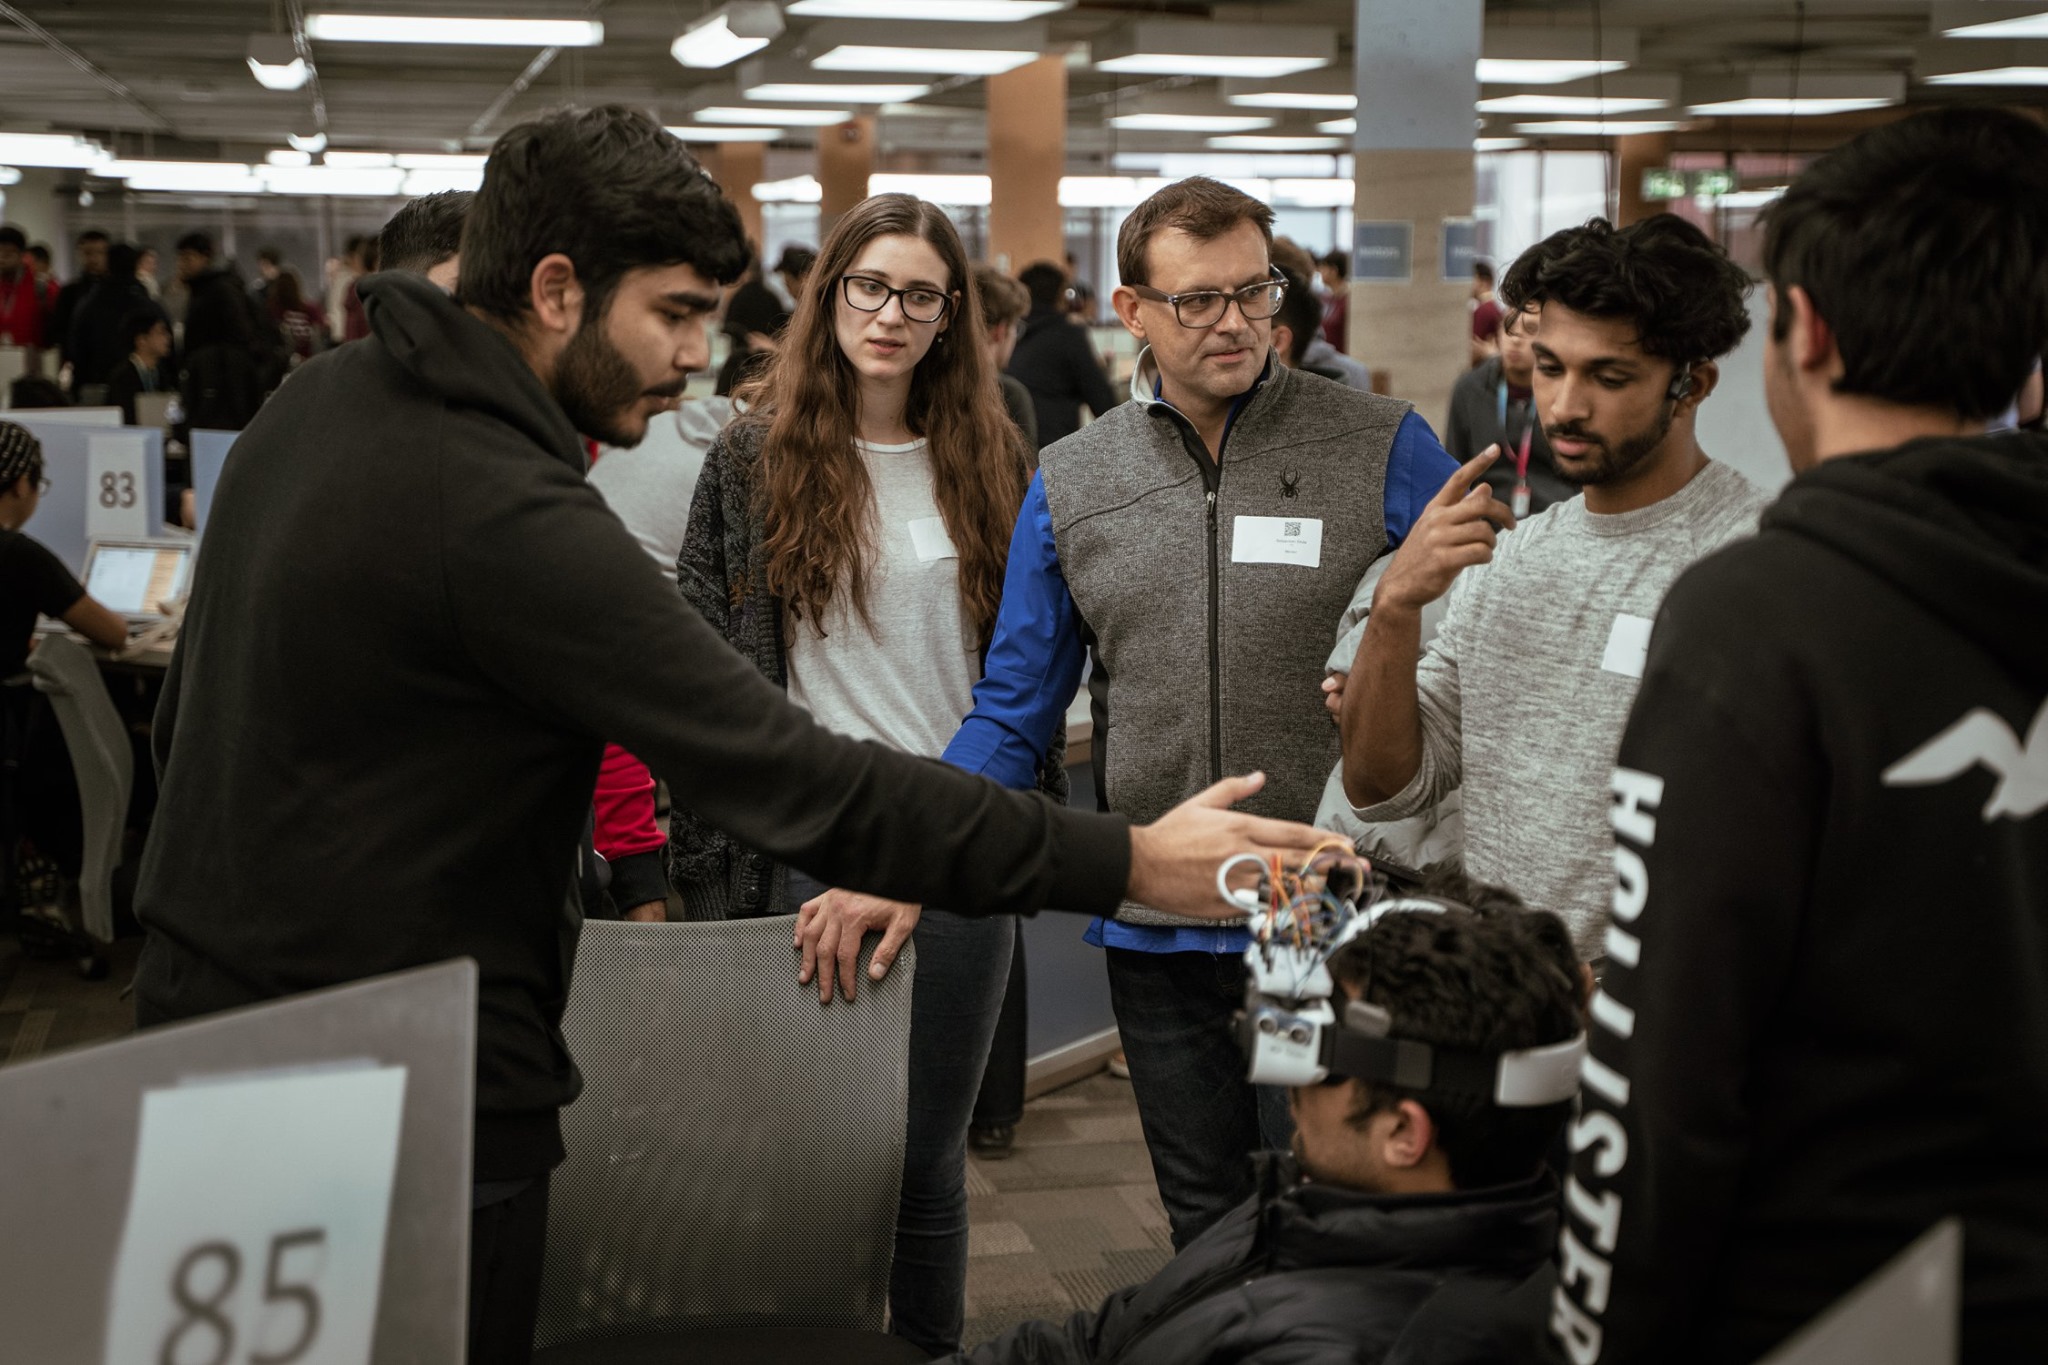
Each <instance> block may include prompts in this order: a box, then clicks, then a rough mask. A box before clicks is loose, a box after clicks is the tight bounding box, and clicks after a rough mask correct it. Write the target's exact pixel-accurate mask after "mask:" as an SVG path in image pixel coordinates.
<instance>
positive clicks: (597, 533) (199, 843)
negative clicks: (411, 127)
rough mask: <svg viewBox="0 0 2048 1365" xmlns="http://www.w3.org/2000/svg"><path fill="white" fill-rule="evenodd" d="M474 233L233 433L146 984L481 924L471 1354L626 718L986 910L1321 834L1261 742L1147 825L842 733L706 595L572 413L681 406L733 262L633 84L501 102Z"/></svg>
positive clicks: (181, 721)
mask: <svg viewBox="0 0 2048 1365" xmlns="http://www.w3.org/2000/svg"><path fill="white" fill-rule="evenodd" d="M463 248H464V249H463V252H462V266H461V283H460V297H461V298H462V300H463V302H462V303H458V302H456V300H455V299H454V298H452V297H451V296H450V295H449V294H448V293H447V292H446V291H444V290H442V289H440V288H438V287H436V286H435V285H433V284H431V283H429V282H428V281H427V280H425V279H423V278H420V277H417V276H412V275H406V274H401V273H392V274H385V275H380V276H376V277H374V278H372V279H369V280H367V281H366V282H365V284H364V286H363V293H364V296H365V298H366V299H367V301H368V309H369V317H370V323H371V327H372V336H371V337H370V338H369V339H368V340H366V341H365V342H363V343H362V344H360V345H353V346H344V347H341V348H339V349H337V350H334V351H331V352H328V353H326V354H324V355H321V356H317V357H315V358H314V359H313V360H312V361H310V362H308V363H307V364H305V365H304V366H302V367H301V368H300V369H299V370H298V371H297V372H296V373H295V374H294V375H293V377H292V379H291V382H290V383H289V384H287V385H285V386H284V387H283V388H282V389H280V390H279V392H278V394H277V396H276V397H275V398H274V399H273V400H272V401H271V402H270V403H269V404H268V405H267V406H266V407H265V408H264V409H263V410H262V412H260V413H259V414H258V415H257V417H256V419H255V421H254V422H252V423H251V424H250V426H249V428H248V430H247V431H245V432H244V433H243V434H242V436H241V439H240V440H239V441H237V443H236V445H235V456H234V459H233V460H231V461H229V463H228V467H227V471H226V472H225V474H224V475H223V476H222V479H221V483H220V488H219V491H218V493H217V494H216V496H215V499H214V504H213V511H212V514H211V520H210V522H209V524H208V526H207V534H206V548H205V553H204V555H203V556H202V558H201V562H200V567H199V569H198V572H197V573H196V575H195V587H194V591H193V594H192V599H191V602H190V604H189V606H188V608H187V611H186V615H185V625H184V631H183V634H182V635H181V637H180V640H179V645H178V649H177V653H176V654H175V656H174V657H173V659H172V662H171V668H170V672H169V674H168V676H167V677H166V679H165V682H164V691H163V701H162V703H161V706H160V708H159V710H158V713H157V720H156V728H155V740H154V742H155V748H156V757H157V764H158V767H159V770H160V772H161V774H162V799H161V804H160V805H159V806H158V809H157V814H156V823H155V827H154V828H153V830H152V831H151V835H150V840H149V846H148V849H147V851H146V852H145V854H144V857H143V864H142V870H141V877H140V882H139V884H138V887H137V891H136V907H137V913H138V915H139V917H140V918H141V920H142V923H143V925H144V926H145V928H146V929H147V930H148V935H149V938H148V943H147V945H146V947H145V949H144V952H143V957H142V964H141V967H140V970H139V973H138V976H137V979H136V985H135V994H136V1014H137V1018H138V1021H139V1022H141V1023H143V1024H145V1025H147V1024H152V1023H158V1022H164V1021H168V1020H174V1019H184V1018H189V1017H192V1016H195V1015H201V1014H207V1013H210V1012H213V1011H216V1010H222V1009H229V1008H233V1007H235V1006H238V1005H246V1004H251V1003H254V1002H257V1001H261V1000H268V999H273V998H276V997H278V996H284V995H290V994H293V993H295V992H300V991H308V990H314V989H317V988H319V987H323V986H331V985H335V984H338V983H340V982H345V981H351V980H356V979H360V978H363V977H368V976H374V975H377V974H380V973H385V972H391V971H397V970H401V969H403V968H406V967H411V966H416V965H419V964H422V963H429V962H436V961H442V960H445V959H448V958H453V957H462V956H467V957H471V958H474V959H475V960H476V962H477V964H478V967H479V969H480V972H481V997H480V1006H479V1020H478V1036H477V1068H476V1105H477V1115H476V1160H475V1166H474V1177H475V1180H476V1190H475V1193H474V1196H473V1200H472V1203H473V1207H474V1213H473V1227H472V1234H471V1245H470V1274H471V1287H470V1297H471V1302H470V1310H471V1330H470V1357H469V1358H470V1360H471V1361H472V1362H483V1361H498V1360H514V1361H516V1360H524V1359H526V1357H527V1355H528V1353H529V1352H530V1350H531V1346H532V1341H533V1313H534V1306H535V1300H536V1295H537V1290H538V1283H539V1275H540V1262H541V1246H542V1240H543V1235H544V1232H545V1228H546V1222H547V1173H548V1172H549V1171H550V1170H551V1169H552V1168H553V1167H554V1166H555V1164H556V1163H557V1162H559V1161H560V1160H561V1157H562V1140H561V1134H560V1127H559V1124H558V1122H557V1118H556V1112H557V1110H558V1109H559V1107H560V1106H561V1105H564V1104H566V1103H568V1102H569V1101H570V1100H572V1099H574V1098H575V1096H576V1093H577V1091H578V1089H579V1088H580V1085H581V1081H580V1079H579V1077H578V1076H577V1073H576V1067H575V1064H574V1062H573V1061H572V1060H571V1058H570V1057H569V1054H568V1051H567V1049H566V1048H565V1047H564V1045H563V1042H562V1037H561V1033H560V1031H559V1028H558V1024H559V1022H560V1019H561V1011H562V1002H563V997H564V995H565V994H566V991H567V988H568V981H567V975H568V965H569V963H570V961H571V960H572V958H573V956H574V951H575V941H576V932H577V927H578V922H579V915H578V912H577V910H576V908H575V904H574V900H573V897H572V892H571V877H572V873H573V870H574V862H575V853H576V848H577V845H578V842H579V835H580V834H581V832H582V830H583V828H584V823H585V820H586V818H587V815H588V812H589V809H590V801H591V791H592V787H593V784H594V782H595V779H596V776H597V769H598V759H599V755H600V753H601V751H602V749H603V743H602V741H603V740H604V739H606V738H610V739H613V740H616V741H617V742H619V743H620V744H622V745H624V746H626V747H628V748H629V749H631V751H632V752H633V753H635V754H639V755H643V756H644V757H645V758H646V759H647V761H648V762H649V764H650V766H652V767H653V768H654V770H655V771H656V772H657V773H659V774H660V775H661V776H663V777H665V778H666V779H667V780H668V783H669V786H670V790H671V793H672V795H673V798H674V800H675V803H676V804H677V806H678V807H680V808H687V809H694V810H697V811H699V812H703V813H705V814H707V815H709V816H711V817H712V818H715V819H716V820H717V821H718V822H719V823H720V824H721V825H723V826H724V827H725V828H727V829H729V830H731V831H732V832H733V833H734V834H735V835H737V836H738V837H740V838H742V839H744V840H745V841H746V842H747V843H749V844H751V845H753V846H754V847H756V848H760V849H763V850H764V851H766V852H768V853H770V854H772V855H774V856H775V857H776V858H778V859H780V860H782V861H785V862H788V863H790V864H792V865H794V866H796V867H800V868H802V869H803V870H804V871H806V872H808V873H810V874H811V875H813V876H815V877H817V878H819V879H820V880H823V881H827V882H829V883H831V884H833V885H837V886H854V887H860V888H863V889H866V890H870V891H874V892H877V893H880V894H883V895H887V896H890V897H892V898H896V899H901V900H909V901H919V902H937V903H941V904H947V905H955V906H966V907H972V908H974V909H977V910H982V911H986V912H999V911H1028V910H1035V909H1037V908H1038V907H1040V906H1045V905H1054V906H1059V907H1061V908H1065V909H1071V910H1076V911H1080V912H1083V913H1088V914H1097V913H1107V912H1108V911H1109V910H1110V909H1112V908H1114V907H1115V906H1116V905H1117V903H1118V902H1119V901H1120V900H1121V898H1122V897H1123V896H1124V894H1125V893H1126V886H1127V885H1128V888H1129V894H1131V895H1136V896H1143V897H1145V898H1146V899H1147V900H1148V901H1149V902H1150V903H1152V904H1170V905H1173V906H1175V907H1177V908H1180V907H1184V908H1185V910H1186V912H1187V913H1193V914H1204V913H1207V914H1210V915H1212V916H1214V917H1217V918H1222V917H1225V916H1227V915H1229V914H1231V913H1232V909H1231V907H1230V906H1228V905H1227V904H1226V903H1224V902H1223V901H1222V900H1221V899H1220V898H1219V897H1218V896H1217V894H1216V890H1215V876H1216V867H1217V865H1218V864H1219V863H1220V862H1221V861H1222V860H1223V858H1225V857H1226V856H1228V855H1229V854H1230V853H1232V852H1234V851H1236V850H1237V849H1239V848H1242V847H1248V846H1257V845H1269V846H1273V847H1276V848H1283V849H1295V850H1299V851H1300V852H1301V853H1306V852H1307V851H1308V850H1309V849H1311V848H1312V847H1313V846H1314V844H1315V841H1316V838H1317V835H1316V832H1315V831H1313V830H1310V829H1307V828H1305V827H1301V826H1296V825H1289V824H1284V823H1282V822H1279V821H1272V820H1260V819H1254V818H1252V817H1250V816H1246V815H1242V814H1239V813H1235V812H1230V811H1227V810H1224V809H1221V807H1224V806H1227V805H1228V803H1229V802H1231V801H1234V800H1238V799H1241V798H1242V797H1244V796H1248V795H1250V794H1251V793H1252V792H1254V791H1256V790H1257V789H1258V787H1259V785H1260V783H1259V780H1258V779H1257V778H1256V777H1253V778H1246V779H1235V780H1232V781H1227V782H1224V783H1220V784H1218V785H1217V786H1216V787H1214V788H1212V789H1211V790H1210V791H1209V792H1207V793H1204V795H1203V796H1202V797H1198V798H1196V800H1195V801H1191V802H1189V803H1188V804H1187V805H1186V806H1184V807H1182V808H1181V809H1179V810H1177V811H1175V812H1172V813H1170V814H1169V815H1167V816H1166V817H1165V818H1163V819H1162V820H1160V821H1159V822H1158V823H1156V824H1154V825H1152V826H1149V827H1140V828H1135V829H1133V828H1129V827H1128V826H1127V825H1126V824H1124V823H1123V822H1122V821H1120V820H1118V819H1115V818H1111V817H1104V816H1096V815H1093V814H1087V815H1084V814H1081V813H1079V812H1073V811H1068V810H1065V809H1063V808H1056V807H1054V806H1052V805H1051V804H1050V803H1047V802H1043V801H1040V800H1039V799H1037V798H1036V797H1033V796H1029V795H1025V794H1022V793H1009V792H1005V791H1003V790H1001V789H1000V788H998V787H996V786H995V785H994V784H993V783H989V782H986V781H983V780H981V779H979V778H975V777H972V776H969V775H967V774H965V773H962V772H960V771H959V770H958V769H955V768H952V767H949V766H946V765H944V764H940V763H936V762H931V761H928V760H923V759H916V758H911V757H909V756H907V755H903V754H900V753H897V752H895V751H893V750H890V749H886V748H884V747H882V746H879V745H875V744H856V743H854V742H852V741H850V740H845V739H841V738H839V737H837V736H834V735H832V734H829V733H828V732H826V731H824V730H822V729H820V728H819V727H818V726H816V725H815V724H813V723H812V722H811V721H810V719H809V717H808V715H807V714H806V713H805V712H804V711H802V710H801V709H800V708H798V707H796V706H794V705H792V704H790V703H789V702H788V700H787V699H786V698H784V697H783V695H782V693H781V692H780V691H779V690H778V689H776V688H774V687H772V686H770V685H769V684H768V683H766V682H765V681H764V680H763V679H762V677H761V675H760V673H759V671H758V670H757V669H755V668H754V666H753V665H752V664H749V663H747V662H746V661H745V660H743V659H741V658H740V657H739V656H738V655H737V654H735V653H733V652H732V650H731V649H730V648H728V647H727V646H726V645H725V644H724V643H723V642H722V641H721V640H720V639H719V637H718V634H717V632H715V631H713V630H712V629H711V628H710V627H709V626H708V625H706V624H705V622H704V620H703V618H702V617H700V616H698V615H697V614H696V613H695V612H694V611H693V610H691V608H690V607H689V605H688V604H687V603H685V602H684V601H683V599H682V597H681V596H680V595H679V594H678V593H677V592H676V590H675V587H674V585H673V584H672V583H669V582H666V581H665V580H664V577H663V575H662V574H661V572H660V571H659V570H658V569H657V568H655V566H653V565H652V564H650V563H649V562H648V559H647V553H646V551H644V550H642V549H641V548H640V547H639V545H638V543H637V542H636V541H634V539H633V538H632V536H631V535H630V534H629V533H628V532H627V531H626V529H625V527H624V526H623V525H621V524H620V522H619V520H618V518H617V517H616V516H614V515H613V514H612V512H611V511H610V509H609V508H607V507H606V506H605V504H604V501H603V499H602V498H601V497H600V496H599V495H598V493H597V491H596V490H595V489H593V488H591V487H590V486H589V485H588V484H587V483H586V482H585V480H584V467H585V461H584V454H583V446H582V442H581V440H580V439H579V434H580V435H581V436H588V437H592V438H595V439H597V440H601V441H604V442H606V443H608V444H611V445H620V446H630V445H632V444H634V443H635V442H637V441H639V440H640V438H641V437H642V436H643V435H644V434H645V432H646V429H647V423H648V421H649V419H650V418H652V417H654V416H656V415H658V414H661V413H665V412H668V411H671V410H672V409H673V408H674V406H675V404H676V403H677V401H678V400H679V398H680V396H681V393H682V391H683V387H684V385H685V383H686V382H687V381H688V378H689V374H690V371H691V370H693V369H697V368H701V367H702V366H703V365H704V364H705V363H706V360H707V359H708V353H707V346H706V343H705V334H704V325H705V320H706V319H707V318H708V317H709V316H710V315H711V313H712V310H713V309H714V308H715V307H716V305H717V286H718V284H719V283H720V282H722V281H728V280H730V279H732V278H733V277H734V276H736V275H737V274H738V273H739V271H740V267H741V265H742V264H743V263H744V258H745V247H744V244H743V238H742V235H741V229H740V222H739V215H738V212H737V210H735V209H734V208H733V206H732V205H731V203H730V202H728V201H727V200H726V199H725V197H724V196H723V195H722V194H721V193H720V192H719V190H718V188H717V186H716V185H715V184H713V183H712V181H711V180H710V179H709V177H707V176H706V175H704V173H703V172H702V171H701V170H699V168H698V166H697V163H696V162H695V161H694V160H692V159H691V157H690V155H689V153H688V152H686V151H685V150H684V149H683V146H682V144H681V143H680V142H678V141H676V140H675V139H674V138H673V137H671V136H670V135H668V134H667V133H666V132H664V131H663V130H662V128H661V126H660V124H659V123H657V122H656V121H655V120H653V119H652V118H650V117H649V116H648V115H646V114H645V113H642V112H639V111H635V110H627V109H622V108H609V109H596V110H572V111H567V112H564V113H560V114H555V115H550V116H548V117H546V118H543V119H541V120H539V121H536V122H534V123H530V124H525V125H522V126H521V127H519V128H515V129H514V130H512V131H511V132H509V133H507V134H506V135H505V136H504V137H503V138H501V139H500V140H499V143H498V145H497V147H496V148H495V149H494V150H493V152H492V155H491V159H490V162H489V164H488V165H487V167H486V169H485V173H484V184H483V188H482V189H481V190H480V191H478V194H477V198H476V200H475V202H474V204H473V206H472V208H471V211H470V217H469V220H468V223H467V226H466V229H465V236H464V241H463ZM1204 888H1206V890H1205V889H1204ZM1152 896H1160V897H1164V900H1163V901H1153V900H1151V897H1152ZM795 975H796V973H795V962H794V960H793V959H792V963H791V973H790V979H789V980H788V981H787V982H784V983H775V982H763V983H761V985H762V989H764V990H767V989H775V988H776V987H777V986H778V984H779V985H780V986H781V987H783V988H786V989H790V990H796V989H799V987H798V986H797V983H796V980H795ZM708 1102H711V1103H717V1102H719V1100H718V1097H715V1096H713V1097H710V1099H709V1101H708ZM677 1235H679V1236H701V1235H716V1230H715V1229H687V1230H678V1233H677Z"/></svg>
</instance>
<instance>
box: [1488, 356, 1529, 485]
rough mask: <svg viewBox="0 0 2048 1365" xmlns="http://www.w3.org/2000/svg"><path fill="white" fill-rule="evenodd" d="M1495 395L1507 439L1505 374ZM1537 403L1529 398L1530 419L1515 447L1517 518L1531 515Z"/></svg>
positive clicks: (1506, 383)
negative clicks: (1531, 450) (1531, 446)
mask: <svg viewBox="0 0 2048 1365" xmlns="http://www.w3.org/2000/svg"><path fill="white" fill-rule="evenodd" d="M1494 397H1495V398H1496V399H1497V400H1498V401H1497V403H1496V404H1495V406H1496V407H1497V408H1498V409H1499V411H1500V436H1501V439H1502V440H1503V441H1505V440H1507V437H1508V381H1507V379H1506V377H1505V376H1503V377H1502V379H1501V381H1500V387H1499V388H1498V389H1496V390H1494ZM1535 403H1536V400H1535V399H1534V398H1533V397H1532V398H1531V399H1530V400H1529V417H1528V420H1527V421H1526V422H1524V423H1523V424H1522V443H1521V445H1520V446H1518V447H1516V449H1515V500H1514V504H1513V510H1514V513H1515V517H1516V519H1517V520H1519V519H1521V518H1522V517H1526V516H1528V515H1529V442H1530V441H1531V440H1532V439H1534V437H1535V435H1536V407H1535Z"/></svg>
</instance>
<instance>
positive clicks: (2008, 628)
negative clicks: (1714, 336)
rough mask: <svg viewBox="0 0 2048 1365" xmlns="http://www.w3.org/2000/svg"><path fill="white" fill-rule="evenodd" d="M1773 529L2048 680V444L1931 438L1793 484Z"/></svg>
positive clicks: (2024, 438) (2021, 436)
mask: <svg viewBox="0 0 2048 1365" xmlns="http://www.w3.org/2000/svg"><path fill="white" fill-rule="evenodd" d="M1763 527H1764V529H1765V530H1767V531H1769V530H1778V531H1785V532H1789V533H1790V534H1793V535H1796V536H1801V537H1803V538H1805V539H1808V540H1812V541H1817V542H1819V543H1820V544H1822V545H1825V546H1827V547H1828V548H1829V549H1831V550H1833V551H1834V552H1835V553H1837V554H1840V555H1842V556H1844V557H1846V558H1848V559H1850V560H1853V561H1854V562H1855V563H1857V564H1859V565H1861V566H1862V567H1863V568H1864V569H1865V570H1867V571H1868V572H1870V573H1871V574H1874V575H1875V576H1877V577H1878V578H1881V579H1883V580H1884V581H1885V582H1887V583H1889V584H1890V585H1891V586H1892V587H1893V588H1895V589H1896V590H1897V591H1898V592H1900V593H1901V594H1903V595H1904V596H1906V597H1907V598H1910V599H1912V600H1913V601H1915V602H1917V603H1919V604H1920V605H1921V607H1922V608H1924V609H1925V610H1926V611H1927V613H1928V614H1929V615H1930V616H1933V617H1935V618H1937V619H1939V620H1942V621H1944V622H1947V623H1949V624H1950V625H1952V626H1954V627H1955V628H1957V629H1959V630H1961V631H1962V632H1964V633H1965V634H1967V635H1969V636H1970V637H1971V638H1972V639H1973V640H1975V641H1977V642H1978V643H1979V644H1981V645H1982V646H1983V647H1984V649H1985V650H1986V651H1988V652H1989V653H1990V654H1991V655H1992V656H1993V657H1995V658H1997V659H1998V660H2000V662H2001V663H2003V664H2004V666H2005V667H2006V668H2008V669H2010V670H2011V671H2012V672H2013V673H2014V674H2015V675H2016V676H2018V677H2020V678H2023V679H2026V680H2028V681H2029V682H2031V683H2036V684H2038V683H2042V682H2048V625H2044V623H2048V436H2042V435H2038V434H2035V433H2022V432H2001V433H1999V434H1997V435H1991V436H1975V437H1931V438H1927V439H1923V440H1917V441H1908V442H1907V443H1906V444H1905V445H1902V446H1899V447H1897V448H1896V449H1893V450H1886V451H1879V452H1877V453H1875V454H1870V455H1852V456H1849V457H1847V458H1844V459H1838V460H1829V461H1827V462H1825V463H1823V464H1821V465H1820V466H1819V467H1818V468H1815V469H1812V470H1809V471H1808V472H1807V473H1805V474H1802V475H1800V476H1799V477H1798V478H1797V479H1795V480H1793V482H1792V484H1791V485H1790V486H1789V487H1788V488H1786V490H1785V492H1784V495H1783V496H1782V497H1780V498H1779V500H1778V501H1777V503H1776V504H1775V505H1773V506H1772V507H1771V508H1770V509H1769V510H1768V511H1766V512H1765V513H1764V516H1763Z"/></svg>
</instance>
